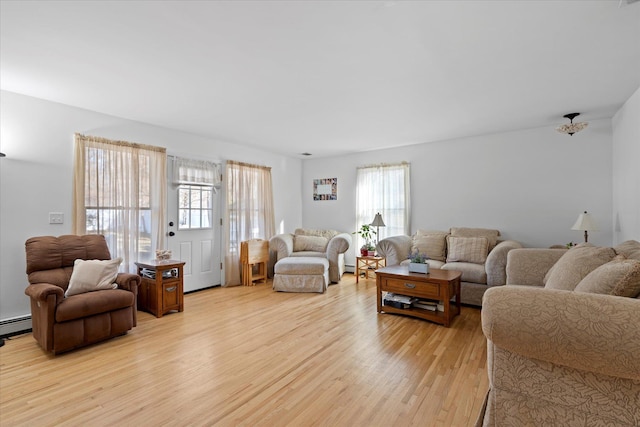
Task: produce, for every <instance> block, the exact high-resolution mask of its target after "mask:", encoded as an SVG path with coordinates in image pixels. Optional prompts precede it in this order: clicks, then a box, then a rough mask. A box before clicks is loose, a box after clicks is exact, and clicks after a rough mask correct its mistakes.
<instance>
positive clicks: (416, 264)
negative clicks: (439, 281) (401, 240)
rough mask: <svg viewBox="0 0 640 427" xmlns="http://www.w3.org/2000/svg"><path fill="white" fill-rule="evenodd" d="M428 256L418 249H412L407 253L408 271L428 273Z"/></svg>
mask: <svg viewBox="0 0 640 427" xmlns="http://www.w3.org/2000/svg"><path fill="white" fill-rule="evenodd" d="M428 259H429V257H428V256H427V255H426V254H423V253H421V252H420V251H418V250H416V251H412V252H410V253H409V271H410V272H412V273H424V274H427V273H429V264H427V260H428Z"/></svg>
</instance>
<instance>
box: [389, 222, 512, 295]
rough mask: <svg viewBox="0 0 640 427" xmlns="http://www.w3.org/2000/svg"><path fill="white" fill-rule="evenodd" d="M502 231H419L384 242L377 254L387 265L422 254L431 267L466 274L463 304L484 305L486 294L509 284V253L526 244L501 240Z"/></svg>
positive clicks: (463, 276)
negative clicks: (418, 252) (507, 272)
mask: <svg viewBox="0 0 640 427" xmlns="http://www.w3.org/2000/svg"><path fill="white" fill-rule="evenodd" d="M499 238H500V232H499V231H498V230H491V229H485V228H466V227H454V228H451V229H449V231H431V230H418V231H417V232H416V234H414V235H413V236H406V235H401V236H393V237H388V238H386V239H383V240H381V241H380V242H379V243H378V245H377V247H376V251H377V252H378V254H379V255H381V256H383V257H385V258H386V263H387V265H397V264H402V263H407V262H408V260H407V258H408V257H409V254H410V253H411V252H414V251H420V252H421V253H424V254H426V255H427V256H428V257H429V258H430V259H429V260H428V261H427V262H428V264H429V266H430V267H431V268H441V269H444V270H456V271H460V272H462V283H461V301H462V303H463V304H471V305H476V306H480V305H481V304H482V295H483V294H484V293H485V291H486V290H487V289H488V288H490V287H492V286H501V285H504V284H505V283H506V270H505V269H506V265H507V254H508V253H509V251H511V250H512V249H516V248H521V247H522V245H521V244H520V243H518V242H516V241H514V240H504V241H501V240H499Z"/></svg>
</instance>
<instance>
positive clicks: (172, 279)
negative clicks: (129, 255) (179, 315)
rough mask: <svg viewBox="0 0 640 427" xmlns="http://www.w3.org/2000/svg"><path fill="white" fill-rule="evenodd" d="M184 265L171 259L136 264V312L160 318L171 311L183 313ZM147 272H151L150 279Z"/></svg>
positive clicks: (182, 262)
mask: <svg viewBox="0 0 640 427" xmlns="http://www.w3.org/2000/svg"><path fill="white" fill-rule="evenodd" d="M184 264H185V262H184V261H176V260H171V259H169V260H163V261H158V260H152V261H146V262H136V265H137V266H138V275H139V276H140V277H141V280H140V286H139V287H138V310H143V311H146V312H149V313H152V314H154V315H155V316H156V317H162V315H164V314H166V313H169V312H170V311H173V310H177V311H183V310H184V292H183V285H184V284H183V281H182V280H183V278H182V274H183V269H182V267H183V266H184ZM149 272H152V273H151V277H150V276H149ZM153 276H155V277H153Z"/></svg>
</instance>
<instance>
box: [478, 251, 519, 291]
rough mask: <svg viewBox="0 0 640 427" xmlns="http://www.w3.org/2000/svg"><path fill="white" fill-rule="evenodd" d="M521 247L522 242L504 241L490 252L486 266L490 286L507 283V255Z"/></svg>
mask: <svg viewBox="0 0 640 427" xmlns="http://www.w3.org/2000/svg"><path fill="white" fill-rule="evenodd" d="M521 247H522V245H521V244H520V242H516V241H515V240H504V241H502V242H500V243H498V244H497V245H496V246H495V247H494V248H493V249H492V250H491V252H489V255H488V256H487V261H486V262H485V264H484V268H485V271H486V272H487V285H488V286H502V285H504V284H506V283H507V254H508V253H509V251H511V250H512V249H518V248H521Z"/></svg>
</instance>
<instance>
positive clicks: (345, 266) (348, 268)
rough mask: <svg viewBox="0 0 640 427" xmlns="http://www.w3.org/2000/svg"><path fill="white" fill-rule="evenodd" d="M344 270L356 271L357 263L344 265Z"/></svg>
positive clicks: (348, 271)
mask: <svg viewBox="0 0 640 427" xmlns="http://www.w3.org/2000/svg"><path fill="white" fill-rule="evenodd" d="M344 271H345V272H347V273H355V272H356V266H355V265H349V264H345V265H344Z"/></svg>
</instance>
